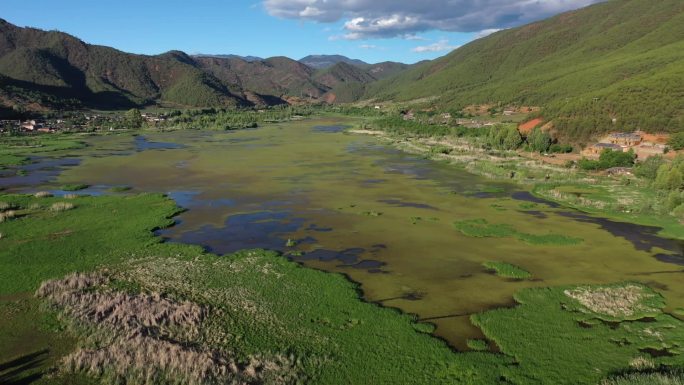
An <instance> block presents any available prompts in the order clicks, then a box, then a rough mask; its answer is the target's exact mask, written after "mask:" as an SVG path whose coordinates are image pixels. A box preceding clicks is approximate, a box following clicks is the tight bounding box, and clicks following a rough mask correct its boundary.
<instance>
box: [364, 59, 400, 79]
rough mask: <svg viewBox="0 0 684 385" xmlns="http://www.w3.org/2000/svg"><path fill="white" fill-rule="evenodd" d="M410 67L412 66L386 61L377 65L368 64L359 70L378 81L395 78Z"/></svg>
mask: <svg viewBox="0 0 684 385" xmlns="http://www.w3.org/2000/svg"><path fill="white" fill-rule="evenodd" d="M411 67H412V66H411V65H409V64H404V63H397V62H393V61H386V62H382V63H377V64H368V65H366V66H362V67H361V68H363V69H365V70H366V72H368V73H369V74H370V75H371V76H372V77H374V78H375V79H378V80H379V79H385V78H389V77H392V76H395V75H397V74H399V73H401V72H403V71H406V70H407V69H409V68H411Z"/></svg>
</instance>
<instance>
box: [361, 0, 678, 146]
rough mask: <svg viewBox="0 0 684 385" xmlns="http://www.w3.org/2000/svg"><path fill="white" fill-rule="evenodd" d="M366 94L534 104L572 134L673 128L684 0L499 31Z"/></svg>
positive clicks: (590, 10)
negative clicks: (614, 120) (611, 130)
mask: <svg viewBox="0 0 684 385" xmlns="http://www.w3.org/2000/svg"><path fill="white" fill-rule="evenodd" d="M366 97H375V98H380V99H396V100H404V101H407V100H412V99H418V98H425V97H434V98H436V100H437V101H436V103H437V104H439V105H442V106H450V107H464V106H466V105H469V104H476V103H482V104H485V103H501V104H503V105H508V104H511V105H538V106H543V107H544V110H543V114H544V116H545V117H546V118H547V119H552V120H553V121H554V123H555V125H556V127H557V128H558V129H559V130H560V131H561V134H562V135H567V136H572V137H574V138H578V139H582V138H587V137H589V136H590V135H592V134H594V133H596V132H600V131H605V130H610V129H621V130H630V129H644V130H647V131H675V130H679V129H681V128H684V2H682V1H681V0H659V1H651V0H611V1H608V2H605V3H601V4H598V5H594V6H591V7H587V8H584V9H580V10H577V11H573V12H568V13H565V14H561V15H558V16H556V17H552V18H550V19H547V20H544V21H541V22H537V23H533V24H530V25H526V26H523V27H519V28H514V29H511V30H506V31H501V32H498V33H495V34H493V35H490V36H488V37H486V38H483V39H480V40H476V41H474V42H472V43H470V44H468V45H466V46H464V47H462V48H460V49H457V50H455V51H454V52H452V53H451V54H449V55H447V56H445V57H443V58H441V59H438V60H435V61H433V62H429V63H425V64H422V65H419V66H417V67H415V68H413V69H410V70H408V71H406V72H404V73H402V74H400V75H398V76H394V77H391V78H389V79H386V80H384V81H380V82H378V83H377V84H374V85H373V86H372V87H371V89H370V90H369V91H368V92H367V94H366ZM613 119H616V122H615V123H613Z"/></svg>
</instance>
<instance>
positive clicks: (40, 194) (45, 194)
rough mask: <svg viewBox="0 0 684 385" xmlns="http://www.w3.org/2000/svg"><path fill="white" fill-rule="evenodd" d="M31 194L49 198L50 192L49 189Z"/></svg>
mask: <svg viewBox="0 0 684 385" xmlns="http://www.w3.org/2000/svg"><path fill="white" fill-rule="evenodd" d="M33 196H34V197H36V198H50V197H51V196H52V193H51V192H49V191H39V192H37V193H35V194H33Z"/></svg>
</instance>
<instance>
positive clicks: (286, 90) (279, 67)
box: [196, 57, 328, 98]
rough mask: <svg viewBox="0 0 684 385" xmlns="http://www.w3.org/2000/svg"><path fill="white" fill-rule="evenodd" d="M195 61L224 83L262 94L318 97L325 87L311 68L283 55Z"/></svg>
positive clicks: (325, 90)
mask: <svg viewBox="0 0 684 385" xmlns="http://www.w3.org/2000/svg"><path fill="white" fill-rule="evenodd" d="M196 61H197V62H198V63H199V65H200V67H201V68H202V69H204V70H205V71H207V72H209V73H211V74H212V75H213V76H215V77H217V78H218V79H220V80H222V81H223V82H224V83H226V84H230V85H232V86H233V87H234V88H237V89H248V90H251V91H254V92H257V93H260V94H261V95H271V96H275V97H283V96H299V97H310V98H311V97H313V98H319V97H320V96H321V95H323V94H324V93H325V92H327V90H328V87H326V86H324V85H321V84H319V83H317V82H316V81H315V80H314V79H313V76H314V73H315V70H314V69H312V68H310V67H308V66H306V65H304V64H302V63H300V62H298V61H295V60H292V59H289V58H286V57H272V58H269V59H265V60H260V61H253V62H249V61H246V60H243V59H239V58H218V57H199V58H196Z"/></svg>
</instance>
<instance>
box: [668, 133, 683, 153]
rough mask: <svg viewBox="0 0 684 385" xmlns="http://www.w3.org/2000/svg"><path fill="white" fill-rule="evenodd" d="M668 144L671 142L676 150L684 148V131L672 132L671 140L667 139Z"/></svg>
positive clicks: (671, 145)
mask: <svg viewBox="0 0 684 385" xmlns="http://www.w3.org/2000/svg"><path fill="white" fill-rule="evenodd" d="M667 144H669V145H670V147H672V149H674V150H681V149H684V132H678V133H676V134H672V136H670V140H668V141H667Z"/></svg>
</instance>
